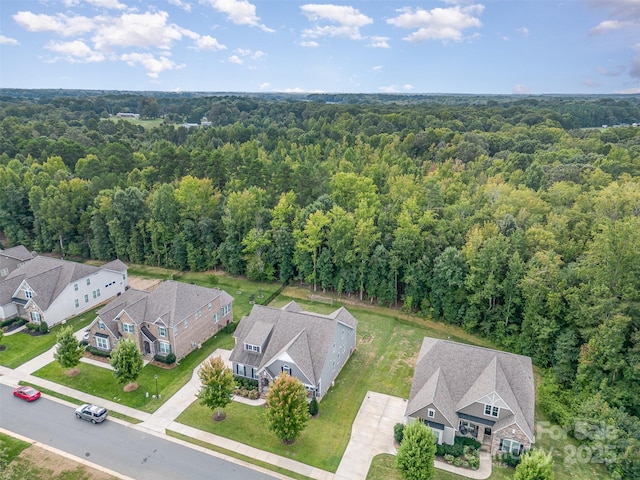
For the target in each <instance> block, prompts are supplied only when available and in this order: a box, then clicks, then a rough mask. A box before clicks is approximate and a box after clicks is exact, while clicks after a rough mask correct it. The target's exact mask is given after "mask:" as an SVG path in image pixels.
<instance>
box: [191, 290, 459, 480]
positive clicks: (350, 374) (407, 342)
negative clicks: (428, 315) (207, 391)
mask: <svg viewBox="0 0 640 480" xmlns="http://www.w3.org/2000/svg"><path fill="white" fill-rule="evenodd" d="M292 299H293V298H292V297H285V296H280V297H278V299H277V301H275V302H273V303H272V305H273V306H276V307H280V306H282V305H284V304H285V303H287V302H289V301H291V300H292ZM295 300H296V301H297V302H298V303H300V304H301V305H303V307H304V308H305V309H308V310H312V311H316V312H319V313H328V312H331V311H333V310H335V309H336V308H338V307H339V305H337V304H336V303H335V302H334V305H333V306H332V305H327V304H322V303H310V302H308V301H306V300H305V299H304V298H296V299H295ZM349 310H350V312H351V313H352V314H353V315H354V316H355V317H356V318H357V319H358V343H357V350H356V351H355V353H354V354H353V355H352V357H351V359H350V360H349V362H348V363H347V365H346V366H345V367H344V369H343V370H342V372H341V373H340V375H339V376H338V378H337V379H336V382H335V386H334V387H333V388H332V389H331V390H330V391H329V393H328V394H327V395H326V396H325V398H324V399H323V400H322V402H321V403H320V416H319V417H318V418H317V419H313V420H312V421H310V422H309V424H308V426H307V428H306V429H305V431H304V432H303V434H302V436H301V437H300V438H298V439H297V440H296V442H295V443H294V444H293V445H282V444H281V443H280V442H279V441H278V440H277V438H276V437H275V436H274V435H273V434H272V433H270V432H269V431H266V430H265V429H264V422H263V420H262V419H261V413H262V408H259V407H248V406H245V405H241V404H237V403H233V404H232V405H231V406H230V407H228V408H227V412H228V416H227V419H226V420H225V421H224V422H215V423H214V422H212V421H211V420H210V416H211V412H210V411H209V410H207V409H206V408H204V407H202V406H200V405H198V404H197V402H196V403H194V404H192V405H191V406H190V407H189V408H188V409H187V410H186V411H185V412H183V414H182V415H181V416H180V417H178V421H180V422H182V423H185V424H187V425H190V426H193V427H195V428H200V429H202V430H206V431H209V432H211V433H215V434H217V435H221V436H224V437H228V438H232V439H234V440H237V441H239V442H241V443H244V444H248V445H251V446H253V447H256V448H259V449H261V450H266V451H269V452H273V453H277V454H279V455H282V456H286V457H290V458H293V459H295V460H298V461H300V462H303V463H307V464H309V465H313V466H316V467H318V468H321V469H323V470H328V471H331V472H335V471H336V469H337V467H338V464H339V463H340V459H341V458H342V455H343V453H344V450H345V448H346V446H347V443H348V441H349V436H350V434H351V425H352V423H353V420H354V419H355V417H356V414H357V413H358V409H359V408H360V404H361V403H362V400H363V399H364V396H365V394H366V392H367V391H368V390H372V391H376V392H380V393H385V394H389V395H395V396H399V397H404V398H408V396H409V391H410V389H411V378H412V376H413V366H414V363H415V357H416V356H417V354H418V351H419V349H420V344H421V342H422V339H423V338H424V336H425V335H429V336H435V337H439V338H446V336H451V335H446V332H442V331H439V330H435V329H432V328H429V327H428V326H427V325H426V324H424V325H415V324H411V323H410V322H407V321H404V320H399V319H398V318H396V317H393V316H389V315H383V314H381V313H378V312H373V311H370V310H366V309H360V308H355V307H349ZM452 338H453V337H452ZM456 339H457V340H460V339H459V338H456ZM346 399H348V400H346Z"/></svg>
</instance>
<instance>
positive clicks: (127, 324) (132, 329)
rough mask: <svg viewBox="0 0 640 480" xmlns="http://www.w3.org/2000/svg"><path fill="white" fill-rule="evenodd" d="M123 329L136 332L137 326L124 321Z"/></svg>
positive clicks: (127, 331) (126, 331)
mask: <svg viewBox="0 0 640 480" xmlns="http://www.w3.org/2000/svg"><path fill="white" fill-rule="evenodd" d="M122 331H123V332H125V333H134V332H135V327H134V326H133V324H132V323H123V324H122Z"/></svg>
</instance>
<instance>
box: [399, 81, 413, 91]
mask: <svg viewBox="0 0 640 480" xmlns="http://www.w3.org/2000/svg"><path fill="white" fill-rule="evenodd" d="M413 88H414V87H413V85H411V84H410V83H406V84H404V85H403V86H402V89H403V90H405V91H407V92H409V91H411V90H413Z"/></svg>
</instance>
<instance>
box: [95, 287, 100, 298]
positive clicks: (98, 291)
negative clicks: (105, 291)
mask: <svg viewBox="0 0 640 480" xmlns="http://www.w3.org/2000/svg"><path fill="white" fill-rule="evenodd" d="M96 292H97V293H98V298H100V289H98V290H96Z"/></svg>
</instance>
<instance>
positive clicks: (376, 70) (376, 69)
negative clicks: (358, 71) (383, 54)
mask: <svg viewBox="0 0 640 480" xmlns="http://www.w3.org/2000/svg"><path fill="white" fill-rule="evenodd" d="M371 71H373V72H376V73H378V72H381V71H382V65H376V66H375V67H373V68H372V69H371Z"/></svg>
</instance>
